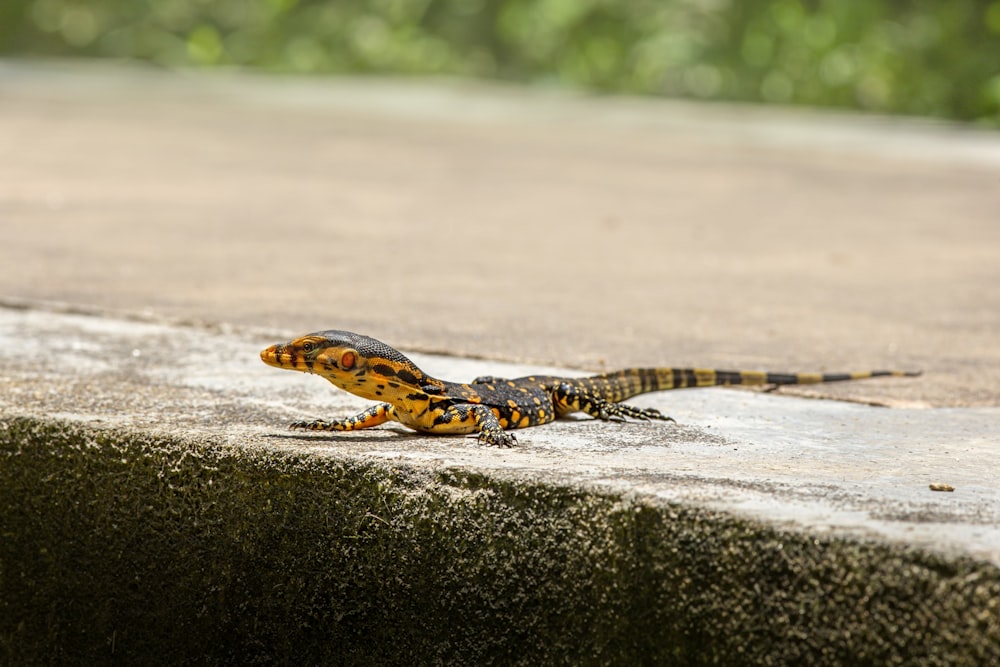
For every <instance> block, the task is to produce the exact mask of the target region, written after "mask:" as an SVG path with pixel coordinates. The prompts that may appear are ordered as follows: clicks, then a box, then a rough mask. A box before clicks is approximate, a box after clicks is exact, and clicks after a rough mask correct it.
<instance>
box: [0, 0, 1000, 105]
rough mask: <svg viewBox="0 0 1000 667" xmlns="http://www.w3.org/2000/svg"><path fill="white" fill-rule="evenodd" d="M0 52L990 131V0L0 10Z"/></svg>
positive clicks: (432, 1) (380, 0) (85, 2)
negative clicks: (652, 99) (822, 110)
mask: <svg viewBox="0 0 1000 667" xmlns="http://www.w3.org/2000/svg"><path fill="white" fill-rule="evenodd" d="M0 53H4V54H8V55H59V56H101V57H116V58H137V59H143V60H150V61H153V62H156V63H160V64H163V65H166V66H212V65H240V66H248V67H255V68H260V69H265V70H273V71H281V72H303V73H334V72H336V73H344V72H359V73H393V74H438V73H447V74H456V75H465V76H475V77H492V78H502V79H510V80H516V81H529V82H531V81H541V82H551V83H556V84H564V85H569V86H575V87H583V88H586V89H591V90H599V91H612V92H621V91H626V92H632V93H640V94H652V95H671V96H685V97H695V98H702V99H714V100H746V101H763V102H776V103H787V104H809V105H821V106H834V107H845V108H860V109H866V110H872V111H879V112H888V113H904V114H919V115H926V116H940V117H949V118H956V119H962V120H975V121H980V122H983V123H987V124H991V125H1000V0H948V2H941V1H940V0H325V1H321V0H0Z"/></svg>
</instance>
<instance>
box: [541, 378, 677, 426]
mask: <svg viewBox="0 0 1000 667" xmlns="http://www.w3.org/2000/svg"><path fill="white" fill-rule="evenodd" d="M552 402H553V404H554V405H555V407H556V410H557V411H558V413H559V414H561V415H567V414H570V413H571V412H586V413H587V414H588V415H590V416H591V417H596V418H597V419H602V420H604V421H608V420H611V421H625V419H626V418H627V417H631V418H632V419H640V420H642V421H646V420H648V419H660V420H662V421H669V422H672V421H674V419H673V418H672V417H667V416H666V415H664V414H663V413H661V412H660V411H659V410H657V409H656V408H636V407H633V406H631V405H626V404H624V403H615V402H614V401H609V400H607V399H604V398H601V397H600V396H595V395H594V394H591V393H590V392H588V391H587V390H586V389H583V388H580V387H574V386H573V385H571V384H568V383H566V382H563V383H561V384H560V385H559V386H557V387H556V388H555V391H554V392H553V393H552Z"/></svg>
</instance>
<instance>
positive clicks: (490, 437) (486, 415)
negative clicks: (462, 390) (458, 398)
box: [429, 403, 517, 447]
mask: <svg viewBox="0 0 1000 667" xmlns="http://www.w3.org/2000/svg"><path fill="white" fill-rule="evenodd" d="M429 430H430V432H432V433H477V432H478V434H479V442H481V443H483V444H486V445H493V446H494V447H514V446H515V445H517V438H515V437H514V434H513V433H508V432H507V431H504V430H503V426H501V425H500V420H499V419H497V416H496V415H495V414H493V411H492V410H491V409H489V408H488V407H486V406H485V405H482V404H481V403H458V404H456V405H451V406H449V407H447V408H446V409H445V410H443V411H442V412H441V414H439V415H438V416H437V417H436V418H435V419H434V425H433V426H432V427H431V428H430V429H429Z"/></svg>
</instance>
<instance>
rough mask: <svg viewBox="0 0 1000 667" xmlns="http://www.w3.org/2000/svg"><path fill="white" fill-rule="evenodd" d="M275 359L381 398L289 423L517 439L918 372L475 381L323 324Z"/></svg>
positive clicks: (678, 373)
mask: <svg viewBox="0 0 1000 667" xmlns="http://www.w3.org/2000/svg"><path fill="white" fill-rule="evenodd" d="M260 358H261V360H262V361H263V362H264V363H266V364H268V365H270V366H275V367H277V368H287V369H290V370H296V371H303V372H306V373H315V374H317V375H320V376H322V377H324V378H326V379H327V380H329V381H330V382H332V383H333V384H334V385H336V386H337V387H340V388H341V389H343V390H345V391H348V392H350V393H352V394H355V395H356V396H360V397H362V398H367V399H370V400H374V401H380V402H379V403H378V404H377V405H374V406H372V407H371V408H369V409H367V410H365V411H364V412H362V413H360V414H358V415H355V416H353V417H347V418H345V419H338V420H335V421H324V420H315V421H297V422H294V423H292V424H291V425H290V428H296V429H310V430H321V431H355V430H358V429H363V428H369V427H372V426H378V425H379V424H382V423H385V422H386V421H396V422H399V423H401V424H404V425H405V426H408V427H410V428H412V429H415V430H417V431H420V432H422V433H435V434H468V433H478V437H479V441H480V442H483V443H486V444H489V445H495V446H498V447H512V446H514V445H516V444H517V439H516V438H515V437H514V435H513V434H512V433H509V432H508V431H507V430H505V429H517V428H525V427H528V426H538V425H540V424H547V423H549V422H551V421H553V420H555V419H557V418H559V417H564V416H566V415H568V414H570V413H573V412H585V413H587V414H588V415H591V416H592V417H596V418H597V419H603V420H605V421H607V420H612V421H624V420H626V419H628V418H632V419H638V420H650V419H657V420H663V421H671V422H672V421H674V420H673V419H672V418H670V417H668V416H666V415H664V414H662V413H661V412H660V411H659V410H656V409H653V408H637V407H633V406H630V405H625V404H623V403H621V401H624V400H626V399H628V398H631V397H633V396H637V395H639V394H645V393H649V392H654V391H665V390H667V389H681V388H684V387H711V386H717V385H773V386H780V385H789V384H818V383H822V382H840V381H844V380H861V379H864V378H874V377H884V376H891V377H912V376H917V375H920V371H896V370H884V371H858V372H853V373H769V372H763V371H725V370H714V369H703V368H626V369H624V370H620V371H615V372H611V373H604V374H601V375H594V376H591V377H581V378H569V377H557V376H549V375H529V376H527V377H521V378H516V379H509V380H508V379H503V378H496V377H490V376H484V377H478V378H476V379H475V380H473V381H472V382H470V383H468V384H462V383H457V382H448V381H446V380H439V379H438V378H435V377H431V376H430V375H427V374H426V373H424V372H423V371H422V370H420V369H419V368H418V367H417V366H416V364H414V363H413V362H412V361H410V360H409V359H407V358H406V357H405V356H404V355H403V354H401V353H400V352H399V351H397V350H395V349H394V348H392V347H390V346H388V345H386V344H385V343H383V342H381V341H379V340H376V339H374V338H370V337H368V336H363V335H361V334H356V333H351V332H349V331H335V330H330V331H319V332H316V333H311V334H307V335H305V336H302V337H300V338H296V339H295V340H292V341H289V342H287V343H279V344H277V345H272V346H270V347H268V348H267V349H265V350H263V351H261V353H260Z"/></svg>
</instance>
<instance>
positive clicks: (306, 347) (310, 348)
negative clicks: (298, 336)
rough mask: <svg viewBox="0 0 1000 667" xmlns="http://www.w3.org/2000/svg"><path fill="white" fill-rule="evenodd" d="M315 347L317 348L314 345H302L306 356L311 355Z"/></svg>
mask: <svg viewBox="0 0 1000 667" xmlns="http://www.w3.org/2000/svg"><path fill="white" fill-rule="evenodd" d="M315 347H316V346H315V345H313V344H312V343H303V344H302V351H303V352H305V353H306V354H309V353H310V352H312V351H313V350H314V349H315Z"/></svg>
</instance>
